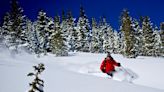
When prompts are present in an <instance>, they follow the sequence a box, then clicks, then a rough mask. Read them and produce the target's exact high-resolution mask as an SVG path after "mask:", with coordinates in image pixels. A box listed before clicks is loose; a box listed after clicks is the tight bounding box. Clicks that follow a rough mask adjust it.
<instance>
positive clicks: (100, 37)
mask: <svg viewBox="0 0 164 92" xmlns="http://www.w3.org/2000/svg"><path fill="white" fill-rule="evenodd" d="M105 25H106V23H104V22H103V17H100V21H99V24H98V31H99V32H98V46H99V51H98V52H99V53H103V52H104V48H103V46H104V38H103V37H104V30H107V27H106V26H105Z"/></svg>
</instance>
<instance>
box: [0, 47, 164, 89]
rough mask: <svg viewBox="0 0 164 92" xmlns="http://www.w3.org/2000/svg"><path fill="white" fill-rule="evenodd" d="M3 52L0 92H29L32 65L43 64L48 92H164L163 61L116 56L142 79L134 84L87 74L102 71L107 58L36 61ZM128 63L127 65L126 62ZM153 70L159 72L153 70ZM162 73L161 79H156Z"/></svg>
mask: <svg viewBox="0 0 164 92" xmlns="http://www.w3.org/2000/svg"><path fill="white" fill-rule="evenodd" d="M0 51H1V53H0V58H1V59H0V73H1V77H0V81H1V83H0V92H25V91H27V90H28V89H29V85H28V83H30V82H31V79H30V78H28V77H27V76H26V75H27V74H28V73H29V72H31V71H32V70H33V69H32V66H33V65H36V64H37V63H40V62H42V63H44V64H45V68H46V69H45V71H44V72H43V74H42V76H41V77H42V79H43V80H44V81H45V87H44V91H45V92H53V91H56V92H77V91H78V92H104V91H111V92H164V88H163V86H162V85H164V84H163V83H164V80H163V77H164V74H161V73H162V72H161V71H162V70H163V65H164V62H163V58H151V57H139V58H138V59H136V60H135V59H126V58H123V57H122V56H120V55H113V57H114V58H115V59H116V60H117V61H119V62H121V64H122V65H123V66H125V67H127V68H129V69H131V70H133V71H134V72H135V73H137V74H138V76H139V78H138V79H136V80H135V81H134V83H133V84H131V83H127V82H120V81H115V80H111V79H109V78H104V77H101V76H99V77H95V76H98V75H92V76H91V75H89V74H86V72H87V71H92V70H95V71H99V65H100V63H101V61H102V59H103V58H104V57H105V54H90V53H70V56H68V57H54V55H51V54H48V55H47V56H43V57H41V58H37V57H36V56H34V55H29V54H26V53H23V52H22V53H21V54H18V55H15V56H14V57H13V56H11V55H10V53H9V52H7V51H3V50H2V49H1V50H0ZM121 60H122V61H121ZM125 60H128V61H127V62H124V61H125ZM154 60H156V61H154ZM145 66H146V68H145ZM152 66H154V67H156V68H155V69H152V68H150V67H152ZM138 67H139V68H138ZM149 69H150V71H157V70H158V72H155V73H154V75H152V74H151V73H150V72H148V71H149ZM141 71H142V72H141ZM159 73H160V76H156V75H159ZM150 75H152V76H150ZM158 78H159V79H158ZM154 79H155V80H154ZM143 85H144V86H143ZM146 86H147V87H146ZM160 89H161V90H160Z"/></svg>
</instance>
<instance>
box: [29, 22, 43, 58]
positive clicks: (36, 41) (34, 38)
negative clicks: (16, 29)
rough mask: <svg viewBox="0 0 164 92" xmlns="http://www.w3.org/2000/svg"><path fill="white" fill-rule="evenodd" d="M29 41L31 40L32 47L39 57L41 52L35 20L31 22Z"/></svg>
mask: <svg viewBox="0 0 164 92" xmlns="http://www.w3.org/2000/svg"><path fill="white" fill-rule="evenodd" d="M31 41H32V48H33V49H34V52H35V54H37V55H38V57H40V54H41V53H42V49H41V46H40V40H39V31H38V26H37V21H35V22H33V24H32V32H31Z"/></svg>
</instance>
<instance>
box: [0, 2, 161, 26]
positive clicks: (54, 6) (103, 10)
mask: <svg viewBox="0 0 164 92" xmlns="http://www.w3.org/2000/svg"><path fill="white" fill-rule="evenodd" d="M18 1H19V4H20V5H21V7H23V9H24V13H25V14H26V15H27V17H29V18H30V19H32V20H35V19H37V14H38V10H40V9H43V10H45V11H46V12H47V15H49V16H51V17H54V16H55V15H56V14H61V11H62V10H65V11H68V10H71V11H72V13H73V16H74V17H76V18H77V17H78V16H79V7H80V5H82V6H83V7H84V9H85V12H86V15H87V17H88V18H89V19H91V18H92V17H95V18H96V19H97V20H98V19H99V17H100V16H106V18H107V21H108V22H109V23H110V24H111V25H112V27H114V28H115V29H118V28H119V16H120V14H121V11H122V10H123V9H124V8H127V9H128V10H129V12H130V15H131V16H132V17H134V18H137V19H139V17H140V16H149V17H150V18H151V21H152V22H153V23H154V24H156V25H157V26H159V25H160V23H161V22H164V0H26V1H25V0H18ZM9 2H10V0H1V1H0V18H1V19H2V16H3V14H4V13H5V12H6V11H9V8H10V4H9Z"/></svg>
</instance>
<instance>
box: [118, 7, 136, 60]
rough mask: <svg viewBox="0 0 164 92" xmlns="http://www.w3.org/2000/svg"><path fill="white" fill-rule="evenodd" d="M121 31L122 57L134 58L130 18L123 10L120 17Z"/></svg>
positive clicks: (133, 41)
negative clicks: (122, 36) (122, 40)
mask: <svg viewBox="0 0 164 92" xmlns="http://www.w3.org/2000/svg"><path fill="white" fill-rule="evenodd" d="M121 31H122V33H123V35H124V38H123V39H124V41H125V45H124V48H123V49H124V50H123V51H124V52H123V55H124V56H126V57H128V58H135V48H134V47H135V46H134V43H135V39H134V32H133V29H132V18H131V17H130V16H129V12H128V11H127V10H126V9H124V10H123V12H122V15H121Z"/></svg>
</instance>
